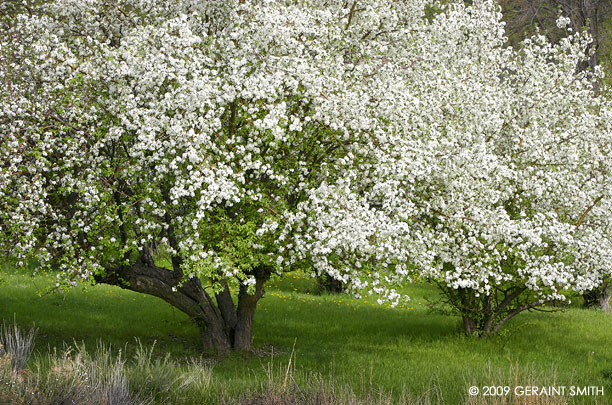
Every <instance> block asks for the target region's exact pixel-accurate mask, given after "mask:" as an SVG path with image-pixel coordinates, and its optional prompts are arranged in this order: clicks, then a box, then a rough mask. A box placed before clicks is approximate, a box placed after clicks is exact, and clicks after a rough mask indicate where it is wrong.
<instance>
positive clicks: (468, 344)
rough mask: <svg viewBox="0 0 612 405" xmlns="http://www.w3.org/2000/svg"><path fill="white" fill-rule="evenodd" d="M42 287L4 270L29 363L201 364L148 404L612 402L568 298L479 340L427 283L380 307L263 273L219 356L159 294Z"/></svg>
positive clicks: (586, 326) (607, 333)
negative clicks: (140, 357) (537, 395)
mask: <svg viewBox="0 0 612 405" xmlns="http://www.w3.org/2000/svg"><path fill="white" fill-rule="evenodd" d="M51 286H53V279H52V278H51V277H37V278H31V277H29V276H27V275H23V274H15V273H12V274H11V273H10V272H9V274H5V275H4V276H3V283H2V284H1V285H0V303H1V304H0V316H1V317H2V318H3V319H4V321H5V322H8V323H13V322H16V323H17V324H18V325H19V326H20V327H21V328H23V329H28V328H30V327H32V326H34V327H35V328H37V335H36V340H35V348H34V354H33V356H32V358H31V359H30V364H35V365H34V366H32V368H36V367H38V368H41V367H42V368H44V367H45V361H44V358H45V356H48V355H49V354H50V353H53V352H54V351H55V352H57V351H58V350H59V351H61V350H65V349H66V348H68V347H81V348H82V347H84V348H85V350H88V351H89V350H91V351H92V352H93V351H95V349H96V348H97V347H98V346H100V345H101V344H102V345H104V346H105V347H110V348H111V351H112V353H113V355H115V356H118V355H119V354H121V355H122V356H123V358H125V359H126V362H127V363H126V364H129V363H130V361H131V360H130V359H131V358H132V357H133V356H135V355H136V354H137V352H138V350H142V348H143V347H144V348H148V349H149V350H152V355H151V356H152V358H153V359H155V358H157V359H166V360H170V361H171V362H172V364H174V365H176V366H177V367H180V366H181V365H184V364H188V363H189V362H192V361H193V359H199V363H198V364H201V365H205V366H206V367H207V370H208V371H207V372H209V377H208V378H209V380H207V383H206V384H205V385H204V386H202V385H200V386H198V389H199V390H200V391H201V392H189V390H184V391H183V394H184V396H182V393H181V392H173V393H171V394H169V393H166V394H164V395H166V396H164V395H157V397H156V399H155V401H159V403H194V404H195V403H215V402H219V401H221V402H225V403H234V402H240V401H243V402H244V401H246V402H244V403H259V402H248V401H249V398H257V397H258V395H263V394H262V393H265V392H266V391H267V390H268V391H269V390H273V391H275V392H277V393H278V392H279V391H280V390H281V389H283V388H286V387H287V386H289V384H291V386H292V387H294V388H293V389H294V390H300V389H302V388H300V387H303V389H312V387H313V386H325V387H327V388H326V389H327V390H328V391H330V392H332V391H333V392H335V393H334V395H336V396H338V398H339V395H340V394H342V395H345V396H352V397H353V398H357V399H360V400H361V401H363V403H368V402H370V400H372V401H373V398H383V399H385V401H387V402H388V403H394V402H398V403H399V402H402V401H407V402H410V401H413V402H415V403H419V401H423V403H428V402H427V401H429V402H430V403H448V404H453V403H473V402H469V401H473V400H475V399H476V398H474V397H470V396H469V395H468V388H469V387H470V386H477V387H479V389H481V390H482V389H486V388H484V387H486V386H509V387H511V389H512V390H513V389H515V387H530V386H566V387H568V388H566V389H569V387H570V386H597V387H603V389H604V392H605V394H604V396H601V395H600V396H598V397H593V396H575V397H569V396H568V397H565V398H556V399H555V398H553V400H555V401H556V400H560V401H568V402H570V403H609V402H612V399H611V398H612V350H611V346H612V318H610V316H607V315H606V314H604V313H602V312H599V311H595V310H584V309H581V308H580V307H579V302H576V303H575V304H574V306H573V307H570V308H567V309H566V310H564V311H562V312H555V313H539V312H538V313H525V314H521V315H520V316H518V317H516V318H514V319H513V320H511V322H509V323H508V324H507V326H506V327H505V328H504V329H502V332H501V333H500V334H499V335H497V336H495V337H492V338H489V339H480V338H469V337H466V336H464V335H463V334H462V332H461V328H460V326H461V325H460V319H459V317H458V316H454V315H452V314H449V313H446V312H445V311H441V310H436V309H432V303H434V302H436V301H437V299H438V298H439V297H438V294H437V291H436V290H435V289H434V288H433V287H431V286H429V285H424V284H415V285H412V286H408V287H407V288H406V292H407V293H408V294H409V295H410V296H411V301H410V302H408V303H406V304H404V305H401V306H398V307H396V308H391V307H389V306H388V305H379V304H377V303H376V300H375V299H374V298H372V297H369V298H361V299H356V298H353V297H352V296H349V295H346V294H321V293H320V292H319V288H318V285H317V283H316V281H314V280H311V279H309V278H308V277H306V276H305V275H300V274H296V273H290V274H289V276H288V277H285V278H284V279H282V280H272V281H271V282H270V284H269V286H268V288H267V289H266V295H265V296H264V298H263V299H262V300H261V301H260V305H259V306H258V309H257V312H256V315H255V330H254V348H255V350H254V351H253V352H250V353H234V354H230V355H223V356H221V355H217V354H214V353H203V352H202V351H201V350H200V348H199V344H200V342H199V334H198V331H197V329H196V328H195V327H193V326H192V325H191V324H190V321H189V319H187V317H186V316H185V315H184V314H183V313H181V312H179V311H177V310H175V309H173V308H172V307H171V306H170V305H169V304H167V303H165V302H164V301H162V300H160V299H157V298H155V297H151V296H146V295H141V294H137V293H133V292H130V291H125V290H121V289H119V288H116V287H111V286H106V285H97V286H93V287H91V286H90V287H87V288H82V287H78V288H75V289H73V290H70V291H67V292H64V293H61V294H60V293H51V294H46V292H47V291H48V289H49V288H50V287H51ZM433 307H435V305H434V306H433ZM139 348H140V349H139ZM166 356H168V357H166ZM41 359H42V360H41ZM192 391H193V390H192ZM339 393H340V394H339ZM347 393H348V394H347ZM479 398H480V400H494V401H498V400H500V398H484V397H482V396H479ZM532 399H534V398H529V397H523V398H522V399H521V400H532ZM261 403H266V402H261ZM270 403H275V402H270ZM279 403H280V402H279ZM313 403H314V402H313ZM482 403H488V402H482ZM491 403H504V402H491ZM517 403H523V402H517ZM524 403H539V402H524ZM551 403H565V402H551Z"/></svg>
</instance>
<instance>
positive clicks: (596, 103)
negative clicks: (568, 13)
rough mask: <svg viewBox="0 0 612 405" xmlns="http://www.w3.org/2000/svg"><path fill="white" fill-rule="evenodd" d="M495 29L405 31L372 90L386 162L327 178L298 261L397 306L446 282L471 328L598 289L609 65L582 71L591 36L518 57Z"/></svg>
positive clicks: (460, 11) (535, 47) (473, 12)
mask: <svg viewBox="0 0 612 405" xmlns="http://www.w3.org/2000/svg"><path fill="white" fill-rule="evenodd" d="M500 21H501V16H500V13H499V11H498V8H497V7H496V6H494V5H493V4H492V3H490V2H475V4H474V5H473V6H471V7H468V6H465V5H463V4H452V5H450V6H448V7H446V8H443V9H442V11H441V12H440V13H438V14H437V15H436V16H435V17H434V18H433V20H432V22H431V23H427V22H423V23H421V24H420V25H417V26H405V27H404V26H402V27H397V31H396V32H395V33H394V35H396V37H395V38H397V40H395V41H389V43H388V46H387V48H386V49H385V55H386V59H384V61H385V65H384V69H385V70H386V71H387V72H388V73H387V74H386V75H385V79H384V81H383V83H382V84H381V86H380V91H377V90H376V89H372V92H373V94H374V93H376V95H375V96H372V97H373V98H374V99H376V105H377V107H376V110H377V113H378V116H377V117H376V123H377V125H379V127H378V128H376V129H373V130H372V133H373V134H374V135H375V137H376V138H375V141H374V142H373V144H371V145H370V147H372V148H373V150H376V151H378V154H377V158H376V163H375V164H371V163H370V162H365V163H363V164H357V165H355V166H354V167H353V169H352V170H348V171H347V172H346V173H344V175H343V177H342V178H341V179H339V180H338V181H337V182H336V183H335V184H322V185H321V186H320V187H319V188H318V189H317V190H315V191H314V192H313V193H312V194H311V198H310V199H309V200H308V201H305V202H303V203H302V206H301V208H302V211H303V213H302V215H301V216H299V217H298V216H295V217H294V218H292V219H291V220H289V222H288V227H287V230H286V232H287V233H288V234H289V233H291V232H292V229H293V228H292V224H296V225H297V224H299V226H307V227H308V228H309V231H308V232H306V233H302V234H300V235H299V236H298V238H303V239H302V241H301V243H296V246H297V247H298V249H297V252H296V254H297V255H298V257H301V258H310V259H311V260H312V261H313V262H314V263H315V265H316V267H317V268H319V269H322V270H323V271H326V272H328V273H330V274H335V275H336V277H337V278H339V279H343V280H346V281H348V282H351V283H352V285H354V286H355V287H356V288H358V289H364V288H365V289H369V290H370V292H375V293H380V294H382V295H383V297H386V299H388V300H391V301H392V302H397V301H398V300H399V299H401V296H400V294H398V293H397V292H396V289H394V288H393V285H394V284H398V283H402V282H405V281H406V280H409V279H411V278H414V277H418V278H420V279H424V280H429V281H431V282H432V283H435V284H436V285H437V286H438V287H439V288H440V290H441V292H442V293H443V296H444V297H446V301H447V302H448V303H449V304H451V305H452V306H453V307H454V308H455V309H456V310H457V311H459V312H460V313H461V314H462V316H463V321H464V327H465V331H466V332H467V333H468V334H484V335H487V334H490V333H494V332H495V331H497V330H498V329H499V328H500V327H501V326H502V325H503V324H504V323H505V322H506V321H507V320H509V319H510V318H512V317H513V316H515V315H516V314H518V313H520V312H522V311H525V310H546V309H547V307H543V305H545V304H546V303H547V302H550V301H564V300H565V299H566V295H567V293H568V292H571V291H577V292H584V291H587V290H590V289H592V288H594V287H596V286H598V285H600V284H601V283H602V280H604V279H605V277H606V276H607V275H609V274H610V270H611V265H612V238H611V235H610V231H611V229H612V228H611V225H612V223H611V222H610V221H611V218H612V215H611V214H612V210H611V208H612V205H611V203H610V193H611V190H612V187H611V186H612V183H611V177H610V174H611V173H610V169H611V165H612V160H611V155H610V154H611V152H612V133H611V129H612V126H611V121H610V118H611V115H612V109H611V105H610V101H609V100H608V99H605V98H604V97H603V96H597V95H596V94H595V92H594V91H593V88H592V86H593V83H595V82H596V80H595V79H597V77H596V76H597V75H599V72H598V70H597V69H595V70H594V72H587V71H579V69H577V67H578V66H580V64H581V63H582V61H583V60H584V58H585V49H587V48H588V45H589V43H590V41H591V40H590V38H588V36H586V35H582V34H577V33H573V34H568V36H567V37H566V38H564V39H562V40H560V41H559V43H558V44H552V43H550V42H549V41H548V40H547V39H546V38H545V37H544V36H535V37H531V38H528V39H526V40H525V41H523V42H522V44H521V46H520V47H519V49H518V50H514V49H512V48H510V47H508V46H506V39H505V37H504V26H503V23H501V22H500ZM565 24H567V20H566V19H560V20H559V26H560V27H564V26H565ZM586 57H588V55H586ZM602 91H603V92H604V93H605V90H602ZM305 224H306V225H305ZM304 247H307V248H304ZM300 248H301V249H300ZM548 308H550V307H548Z"/></svg>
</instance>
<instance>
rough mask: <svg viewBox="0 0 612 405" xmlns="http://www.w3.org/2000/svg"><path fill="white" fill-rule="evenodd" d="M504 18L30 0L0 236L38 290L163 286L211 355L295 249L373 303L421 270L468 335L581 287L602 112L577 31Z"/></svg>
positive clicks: (600, 211)
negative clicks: (52, 279)
mask: <svg viewBox="0 0 612 405" xmlns="http://www.w3.org/2000/svg"><path fill="white" fill-rule="evenodd" d="M432 10H434V12H433V17H432ZM500 21H501V15H500V12H499V9H498V7H497V6H495V5H494V4H493V3H492V2H490V1H479V2H475V3H474V5H472V6H466V5H464V4H459V3H453V4H449V5H441V4H438V3H432V2H429V1H421V0H414V1H405V2H404V1H402V2H398V1H392V0H377V1H372V2H363V3H361V2H358V1H355V2H348V3H347V2H344V1H331V2H330V1H322V0H304V1H298V0H295V1H268V0H263V1H244V0H240V1H238V0H236V1H229V2H214V1H188V0H182V1H175V2H166V1H151V0H149V1H142V0H122V1H119V2H115V1H113V2H111V1H107V0H92V1H87V2H83V1H76V0H56V1H52V2H50V3H48V4H46V5H44V6H39V7H31V8H26V9H25V10H24V11H23V12H22V13H19V14H17V15H16V16H14V17H10V18H8V17H7V19H6V21H4V22H3V25H2V30H3V32H2V36H1V39H0V55H1V56H2V62H1V63H0V69H2V81H1V82H0V133H1V134H2V136H1V137H0V155H1V156H2V160H1V165H0V207H1V209H0V249H1V250H2V252H3V254H4V255H6V256H10V257H16V258H18V260H20V261H22V262H23V263H26V262H28V261H31V260H33V259H35V261H36V263H37V265H38V266H39V267H40V268H48V269H52V270H54V271H59V274H58V284H57V286H58V287H61V286H62V285H65V284H67V285H74V284H75V283H76V282H77V281H78V280H89V281H94V282H105V283H111V284H116V285H120V286H122V287H124V288H129V289H133V290H135V291H139V292H144V293H147V294H153V295H156V296H159V297H161V298H163V299H165V300H166V301H168V302H170V303H171V304H172V305H175V306H176V307H178V308H179V309H181V310H182V311H184V312H186V313H187V314H188V315H189V316H190V317H191V318H192V319H193V320H194V322H196V323H197V324H198V325H200V327H201V330H202V336H203V342H204V343H205V344H206V345H207V346H209V347H214V348H217V349H220V350H228V349H231V348H237V349H248V348H249V347H250V342H251V331H252V322H253V313H254V311H255V306H256V304H257V301H258V300H259V299H260V298H261V297H262V295H263V293H264V290H263V287H264V284H265V282H266V281H267V280H268V278H269V277H270V276H271V274H273V273H282V272H283V271H284V270H286V269H291V268H295V267H299V266H302V267H306V268H312V269H313V272H314V273H315V274H317V273H318V274H322V273H326V274H328V275H329V276H331V277H333V278H335V279H338V280H341V281H343V282H345V283H347V284H348V285H349V287H350V288H352V289H353V291H354V292H362V291H364V290H365V291H368V292H370V293H376V294H380V295H381V299H382V300H391V301H393V302H396V301H397V300H398V299H400V298H401V297H400V294H399V293H398V292H397V291H396V289H395V287H394V286H395V285H396V284H398V283H403V282H406V281H408V280H410V279H411V278H413V277H415V276H416V277H419V278H422V279H428V280H431V281H433V282H435V283H438V284H439V285H440V287H441V288H442V290H443V291H444V292H445V293H446V294H447V296H448V297H449V300H450V301H451V303H453V305H455V306H456V308H457V309H458V310H459V311H461V312H462V313H463V314H464V315H465V317H466V318H465V319H466V328H467V329H468V331H469V332H472V331H473V330H477V329H481V330H486V331H487V332H489V331H490V330H491V328H493V327H496V326H497V325H501V324H502V323H503V322H504V321H505V320H506V319H507V318H508V317H511V316H513V315H514V314H515V313H518V312H520V311H521V310H524V309H530V308H536V307H538V306H539V305H540V304H541V303H543V302H545V301H548V300H561V299H563V298H564V297H565V292H566V291H568V290H577V291H583V290H585V289H589V288H592V287H593V286H595V285H597V283H599V282H600V280H601V278H602V276H603V275H604V274H608V273H609V271H610V265H611V264H612V262H611V260H610V259H611V258H610V252H612V250H611V246H610V243H612V239H611V238H610V237H609V236H610V235H609V232H610V215H609V213H610V198H609V197H610V190H611V189H612V188H611V187H610V186H611V184H610V176H609V174H610V164H611V163H612V161H611V160H610V148H611V145H612V142H610V140H611V139H610V125H611V124H610V122H611V120H610V118H611V111H612V110H611V109H610V103H609V101H608V100H607V99H606V98H604V96H603V95H599V96H597V95H594V94H593V91H592V86H593V80H594V78H595V77H596V76H597V74H598V72H597V71H595V72H590V71H582V72H577V71H576V66H577V64H578V63H579V62H580V61H582V60H583V59H584V58H585V53H584V50H585V48H586V46H587V45H588V43H589V38H588V37H586V36H585V35H583V34H579V33H576V34H572V35H570V36H568V37H567V38H566V39H563V40H561V41H560V42H559V43H558V44H551V43H550V42H548V40H547V39H546V38H545V37H543V36H535V37H532V38H529V39H527V40H525V41H524V42H523V43H522V46H521V47H520V48H519V49H518V50H514V49H512V48H510V47H508V46H507V44H506V42H507V41H506V38H505V37H504V27H503V24H502V23H501V22H500ZM160 246H161V247H163V248H164V249H166V250H167V252H168V255H169V257H170V258H171V266H166V267H164V266H162V265H161V264H160V263H159V262H158V261H156V260H155V255H154V250H155V248H156V247H160ZM232 286H234V287H235V288H237V289H238V290H239V293H238V301H237V304H235V303H234V301H233V300H232V296H231V293H230V288H231V287H232ZM477 314H485V315H486V316H484V317H481V315H478V316H477ZM477 317H481V318H482V319H483V320H482V322H481V320H480V318H479V319H476V318H477Z"/></svg>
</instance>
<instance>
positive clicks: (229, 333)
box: [96, 260, 270, 352]
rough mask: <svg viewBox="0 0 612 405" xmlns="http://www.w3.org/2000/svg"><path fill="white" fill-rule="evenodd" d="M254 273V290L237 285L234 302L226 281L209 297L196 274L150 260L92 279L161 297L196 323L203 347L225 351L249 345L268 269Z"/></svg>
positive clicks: (268, 274) (261, 269)
mask: <svg viewBox="0 0 612 405" xmlns="http://www.w3.org/2000/svg"><path fill="white" fill-rule="evenodd" d="M254 275H255V278H256V285H255V292H254V294H249V293H248V292H247V288H246V287H245V286H241V287H240V292H239V294H238V305H237V306H236V305H235V304H234V301H233V299H232V296H231V293H230V290H229V288H228V286H227V285H225V289H224V290H223V291H221V292H220V293H219V294H216V296H215V297H214V298H215V299H213V297H211V296H210V295H209V294H208V293H207V292H206V290H205V289H204V287H203V286H202V283H201V281H200V279H199V278H197V277H194V278H191V279H187V280H184V279H183V277H182V273H180V272H179V271H176V270H175V271H171V270H167V269H164V268H161V267H158V266H155V265H154V264H152V262H151V261H150V260H144V261H143V263H142V264H134V265H130V266H122V267H118V268H113V269H108V270H107V272H106V274H104V275H99V276H96V281H97V282H99V283H106V284H112V285H116V286H119V287H121V288H125V289H128V290H132V291H136V292H140V293H143V294H149V295H154V296H156V297H159V298H161V299H163V300H164V301H166V302H168V303H169V304H170V305H172V306H174V307H176V308H177V309H179V310H181V311H182V312H184V313H186V314H187V315H188V316H189V317H190V318H191V320H192V321H193V322H194V323H195V324H196V325H198V327H199V328H200V334H201V338H202V344H203V346H204V348H205V349H207V350H213V351H219V352H227V351H230V350H249V349H250V348H251V342H252V333H253V317H254V313H255V308H256V306H257V302H258V301H259V299H260V298H261V297H262V296H263V294H264V289H263V286H264V283H265V282H266V281H267V280H268V279H269V277H270V269H268V268H266V267H260V268H257V269H255V271H254Z"/></svg>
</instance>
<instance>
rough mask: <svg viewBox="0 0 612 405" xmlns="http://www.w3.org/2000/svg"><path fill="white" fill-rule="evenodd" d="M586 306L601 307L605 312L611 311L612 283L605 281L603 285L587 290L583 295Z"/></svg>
mask: <svg viewBox="0 0 612 405" xmlns="http://www.w3.org/2000/svg"><path fill="white" fill-rule="evenodd" d="M582 297H583V298H584V306H585V307H587V308H599V309H601V310H603V311H605V312H610V298H611V297H612V283H611V282H610V281H605V282H604V283H603V284H602V285H601V286H599V287H598V288H595V289H593V290H591V291H587V292H586V293H584V295H583V296H582Z"/></svg>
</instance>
